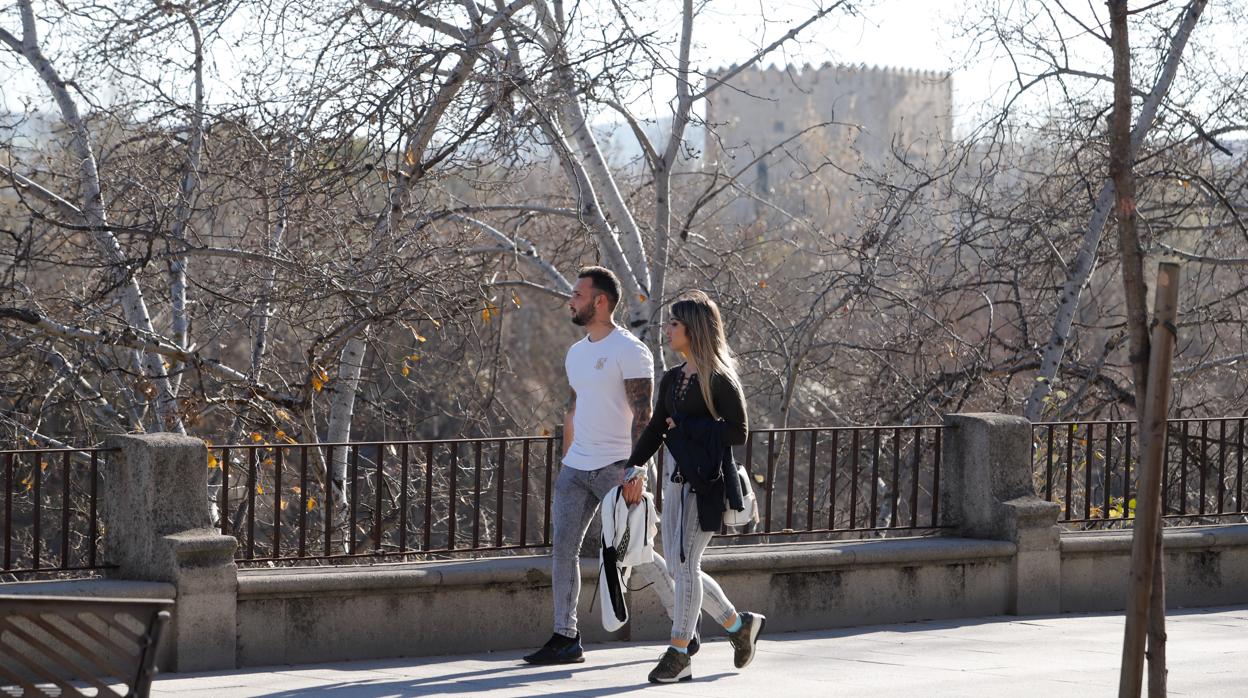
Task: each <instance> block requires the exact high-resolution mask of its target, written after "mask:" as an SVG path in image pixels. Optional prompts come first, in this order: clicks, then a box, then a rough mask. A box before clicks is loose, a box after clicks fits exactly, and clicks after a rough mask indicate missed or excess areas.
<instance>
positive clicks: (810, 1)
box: [0, 0, 1246, 132]
mask: <svg viewBox="0 0 1248 698" xmlns="http://www.w3.org/2000/svg"><path fill="white" fill-rule="evenodd" d="M565 1H566V2H567V4H568V5H569V6H575V7H577V8H578V11H580V12H582V13H584V14H586V15H592V14H593V13H602V14H601V16H607V13H609V12H611V10H610V8H611V5H612V4H613V3H615V2H619V0H565ZM697 1H698V2H701V3H702V4H700V5H698V7H699V8H700V15H699V19H698V23H697V25H696V26H695V29H694V43H695V47H694V60H693V63H694V65H695V67H697V68H700V69H703V70H710V69H715V68H723V67H727V66H729V65H731V64H733V63H739V62H742V61H745V60H747V59H748V58H749V57H750V56H752V55H753V54H754V53H755V52H756V51H757V50H758V48H759V47H760V46H763V45H766V44H768V43H770V42H772V41H774V40H775V39H776V38H778V37H780V36H781V35H783V34H784V33H785V32H786V31H788V30H789V29H790V28H791V27H792V26H793V25H794V23H796V22H798V21H800V20H802V19H804V18H806V17H808V16H810V15H811V14H812V13H813V12H814V11H815V9H816V8H818V7H819V6H821V5H826V4H828V3H830V2H835V1H836V0H697ZM1141 1H1142V0H1141ZM620 4H622V5H623V6H624V7H626V8H628V7H634V6H635V7H642V6H643V5H644V7H646V8H647V10H646V11H645V12H638V13H636V14H635V16H634V18H633V20H634V22H635V23H636V26H635V29H637V30H638V31H640V32H654V33H655V34H656V36H657V38H658V39H659V40H660V41H661V42H666V45H667V46H670V47H671V50H672V51H673V52H674V51H675V39H676V36H677V33H678V30H679V11H680V3H677V2H675V1H674V0H655V2H654V3H638V4H636V5H630V4H628V3H627V2H623V3H620ZM1021 4H1023V0H852V5H853V6H854V7H855V9H856V14H855V15H854V16H846V15H845V14H844V13H843V12H841V11H839V10H838V11H836V12H834V13H833V14H831V15H829V16H828V17H826V18H825V19H823V20H821V21H820V22H819V23H818V24H817V25H815V26H813V27H810V28H808V29H807V30H806V31H805V32H803V34H802V35H801V36H800V37H799V39H798V41H796V42H792V43H789V44H786V45H785V47H784V48H783V49H781V50H778V51H776V52H775V53H773V54H772V55H771V56H769V57H768V59H766V60H765V61H764V62H763V65H767V64H771V63H774V64H776V65H778V66H782V65H785V64H789V65H797V66H801V65H802V64H805V63H809V64H811V65H815V66H817V65H819V64H822V63H824V62H825V61H830V62H833V63H839V64H847V65H857V64H866V65H878V66H889V67H898V68H913V69H923V70H938V71H950V72H952V73H953V100H954V126H955V132H956V131H959V130H963V129H964V128H966V127H968V126H969V125H971V124H973V123H975V122H976V121H977V120H978V117H979V116H980V115H981V114H982V113H983V111H984V108H985V106H984V105H985V104H988V103H991V102H996V103H1000V101H1001V99H1002V98H1003V96H1004V95H1005V93H1006V91H1007V90H1006V86H1007V84H1008V83H1009V82H1010V81H1011V79H1012V78H1013V77H1014V73H1013V70H1012V67H1011V64H1010V63H1009V62H1008V61H1006V60H1004V55H1003V53H1002V52H1001V51H1000V50H999V49H996V52H995V53H993V52H992V50H991V49H989V52H988V53H981V54H979V55H977V56H976V57H975V58H974V59H969V58H968V55H970V53H971V49H972V45H971V42H970V40H969V39H967V38H966V37H965V32H964V31H962V27H961V25H962V24H964V23H965V20H966V18H968V17H974V16H975V15H976V12H977V10H979V9H982V7H983V6H986V5H987V6H993V7H997V8H1016V7H1018V6H1020V5H1021ZM1137 4H1138V3H1137ZM1232 5H1234V3H1232ZM1035 6H1039V3H1036V5H1035ZM1067 6H1068V7H1070V8H1072V9H1073V10H1075V11H1080V12H1083V13H1087V14H1090V13H1091V12H1093V11H1095V12H1097V13H1098V14H1099V15H1101V16H1102V17H1103V16H1104V14H1105V8H1104V4H1103V2H1099V1H1096V0H1093V2H1092V3H1090V4H1082V3H1080V2H1079V1H1078V0H1076V1H1075V2H1071V3H1068V4H1067ZM1178 6H1179V3H1178V2H1177V0H1174V1H1172V2H1171V3H1169V4H1168V5H1167V6H1166V7H1165V9H1164V10H1163V11H1164V12H1166V13H1167V15H1173V14H1175V13H1176V12H1177V10H1178ZM1219 12H1222V13H1238V12H1243V10H1235V9H1233V7H1232V8H1231V9H1227V8H1226V7H1222V6H1220V4H1219V3H1211V4H1210V6H1209V8H1208V9H1207V10H1206V11H1205V17H1206V18H1210V17H1211V16H1213V17H1214V20H1215V21H1213V22H1207V21H1205V20H1203V19H1202V25H1203V26H1202V27H1201V28H1200V29H1199V30H1198V31H1200V32H1202V35H1203V36H1211V37H1214V38H1213V43H1215V44H1216V45H1218V46H1219V53H1220V54H1223V53H1224V54H1225V55H1226V56H1228V57H1229V59H1230V60H1229V62H1230V65H1228V66H1227V67H1228V68H1230V69H1232V70H1241V71H1242V70H1243V69H1244V67H1245V65H1246V61H1245V59H1244V53H1245V48H1244V42H1242V40H1240V39H1239V37H1238V36H1236V32H1235V25H1231V24H1221V25H1220V24H1218V23H1217V22H1216V15H1217V13H1219ZM15 20H16V15H15V13H14V12H12V11H11V10H6V11H0V22H3V23H4V25H5V26H6V27H8V28H10V29H11V30H16V29H17V27H16V26H14V22H15ZM587 24H592V22H588V23H587ZM1239 26H1242V24H1240V25H1239ZM610 29H611V30H612V31H614V30H615V29H616V28H615V27H611V28H610ZM589 31H593V29H592V28H591V29H590V30H589ZM1217 32H1222V35H1219V34H1218V33H1217ZM1074 33H1078V32H1077V31H1076V32H1074ZM1135 39H1136V40H1137V41H1142V40H1143V38H1142V37H1135ZM1068 46H1069V47H1071V50H1072V51H1073V52H1074V55H1073V57H1074V58H1075V59H1076V62H1078V63H1079V64H1080V65H1083V66H1090V67H1092V68H1094V69H1101V70H1108V59H1109V55H1108V49H1107V48H1106V47H1105V45H1104V44H1103V43H1100V42H1097V41H1092V40H1088V39H1086V37H1085V38H1084V39H1083V40H1082V41H1074V42H1071V43H1069V44H1068ZM10 59H11V56H10ZM226 60H229V58H226ZM5 65H9V66H11V65H13V62H12V60H5V61H0V109H4V108H5V107H6V106H7V107H8V108H13V107H15V106H16V105H17V104H19V102H18V101H17V98H19V97H20V96H23V95H27V94H31V93H36V94H37V93H40V92H41V90H37V89H33V88H34V83H33V81H32V80H31V79H30V71H29V70H28V69H26V70H23V71H21V73H22V74H21V75H20V76H19V77H18V79H14V76H13V75H11V74H7V75H6V74H4V73H5V68H4V66H5ZM23 67H25V66H23ZM218 68H219V70H218V74H217V75H216V76H215V82H216V85H213V84H211V83H210V84H209V92H210V99H211V93H212V92H214V91H220V92H228V91H229V89H230V87H229V76H228V75H226V74H225V73H228V72H229V68H228V67H227V66H222V65H220V64H218ZM673 93H674V90H673V88H672V85H656V86H655V89H654V90H653V94H654V95H656V96H655V97H649V96H642V95H639V97H638V99H637V100H636V101H634V102H633V106H634V109H635V110H636V112H637V113H638V114H639V115H641V116H658V117H662V116H664V114H665V112H666V113H670V107H669V105H668V100H670V98H671V96H672V95H673ZM647 100H650V101H649V103H646V102H647ZM6 103H7V104H6ZM647 112H648V113H647Z"/></svg>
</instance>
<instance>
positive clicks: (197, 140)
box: [169, 9, 204, 395]
mask: <svg viewBox="0 0 1248 698" xmlns="http://www.w3.org/2000/svg"><path fill="white" fill-rule="evenodd" d="M183 14H184V15H185V17H186V21H187V25H188V26H190V28H191V36H192V38H193V39H194V45H195V63H194V69H193V72H194V79H195V88H194V89H195V99H194V106H193V107H192V110H193V111H192V113H191V124H190V126H191V141H190V144H189V145H188V146H187V153H186V164H185V166H184V169H183V172H182V185H181V187H179V189H178V203H177V206H176V208H175V209H174V213H173V225H171V226H170V228H169V237H171V238H172V239H173V241H174V243H175V244H180V245H181V247H182V249H185V248H187V247H189V244H188V243H187V240H186V229H187V226H188V225H189V224H190V221H191V199H192V198H193V197H194V196H195V189H196V187H197V186H198V184H199V163H200V154H201V153H202V152H203V147H204V43H203V37H202V36H201V35H200V32H199V23H198V22H196V21H195V16H194V15H193V14H192V13H190V12H189V11H186V10H185V9H184V10H183ZM186 271H187V256H186V254H184V253H183V254H175V255H174V256H173V257H172V258H171V259H170V261H169V301H170V309H171V315H172V323H171V324H172V328H171V329H172V334H173V337H172V339H173V343H174V344H175V345H176V346H178V347H181V348H182V349H186V348H187V346H188V341H189V339H188V335H189V332H190V326H191V318H190V311H189V309H188V308H187V298H186V295H187V293H186V292H187V282H186ZM178 368H180V366H179V367H178ZM181 383H182V378H181V374H180V373H179V375H178V376H177V377H176V378H174V379H173V387H172V390H173V393H174V394H175V395H176V394H177V393H178V388H179V387H180V386H181Z"/></svg>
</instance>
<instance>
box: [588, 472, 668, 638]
mask: <svg viewBox="0 0 1248 698" xmlns="http://www.w3.org/2000/svg"><path fill="white" fill-rule="evenodd" d="M599 516H600V518H601V521H602V547H601V548H600V549H599V551H598V560H599V567H598V587H599V589H601V590H602V604H601V611H602V627H603V628H605V629H606V630H607V632H614V631H616V630H619V629H620V628H621V627H623V626H624V624H625V623H627V622H628V603H627V601H625V599H624V592H625V591H626V590H627V588H628V586H627V585H628V577H629V574H630V572H631V571H632V568H634V567H636V566H637V565H641V564H646V563H649V562H652V561H653V560H654V536H655V533H656V531H657V529H658V520H659V514H658V511H657V510H656V509H655V508H654V497H653V496H652V495H651V494H650V493H649V492H643V493H642V495H641V501H640V502H638V503H637V504H636V505H634V506H632V507H630V506H629V505H628V502H625V501H624V488H623V487H622V486H619V487H614V488H612V489H610V490H608V491H607V494H606V496H605V497H603V498H602V511H601V513H600V515H599Z"/></svg>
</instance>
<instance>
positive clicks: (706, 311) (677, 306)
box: [672, 291, 741, 419]
mask: <svg viewBox="0 0 1248 698" xmlns="http://www.w3.org/2000/svg"><path fill="white" fill-rule="evenodd" d="M672 317H674V318H676V319H677V320H680V322H681V323H682V324H684V326H685V333H686V334H688V336H689V358H691V359H693V363H694V365H696V366H697V367H698V371H699V372H700V373H701V374H702V378H701V380H699V381H698V385H699V387H700V388H701V390H702V399H703V400H704V401H705V402H706V408H707V409H708V410H710V412H711V416H712V417H714V418H715V419H719V412H718V411H717V410H716V409H715V402H714V400H713V399H712V398H711V380H712V378H713V377H714V376H715V375H716V374H718V375H720V376H722V377H723V378H725V379H726V380H728V382H729V383H731V384H732V385H733V386H734V387H736V388H738V389H739V388H740V386H741V379H740V377H738V375H737V360H736V359H735V358H734V357H733V355H732V350H731V349H729V348H728V338H727V337H726V336H725V334H724V320H723V318H722V317H721V316H720V314H719V306H718V305H716V304H715V301H713V300H711V297H710V296H708V295H706V294H705V293H703V292H702V291H689V292H688V293H685V294H684V295H682V296H681V298H680V299H679V300H677V301H676V302H675V303H673V304H672Z"/></svg>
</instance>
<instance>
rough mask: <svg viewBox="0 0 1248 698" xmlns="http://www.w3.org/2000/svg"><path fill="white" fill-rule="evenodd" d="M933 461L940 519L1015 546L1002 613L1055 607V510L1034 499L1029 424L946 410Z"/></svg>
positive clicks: (965, 532) (959, 531) (966, 533)
mask: <svg viewBox="0 0 1248 698" xmlns="http://www.w3.org/2000/svg"><path fill="white" fill-rule="evenodd" d="M941 459H942V461H943V463H942V465H941V478H942V480H943V482H942V483H941V502H940V508H941V515H942V519H943V524H944V525H946V526H951V527H953V529H954V532H955V533H954V534H955V535H958V536H962V537H966V538H989V539H994V540H1008V541H1011V542H1013V543H1014V544H1015V545H1016V546H1018V550H1017V552H1016V553H1015V556H1014V567H1013V570H1012V574H1011V583H1010V612H1011V613H1015V614H1018V615H1028V614H1040V613H1057V612H1059V611H1060V610H1061V549H1060V539H1059V529H1058V527H1057V514H1058V511H1059V510H1060V509H1061V507H1060V506H1059V505H1058V504H1057V503H1055V502H1046V501H1044V500H1043V499H1041V498H1040V497H1037V496H1036V491H1035V485H1034V481H1033V478H1032V463H1031V422H1029V421H1027V420H1026V419H1024V418H1022V417H1014V416H1009V415H1003V414H993V413H979V414H951V415H946V417H945V428H944V439H943V444H942V449H941Z"/></svg>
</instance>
